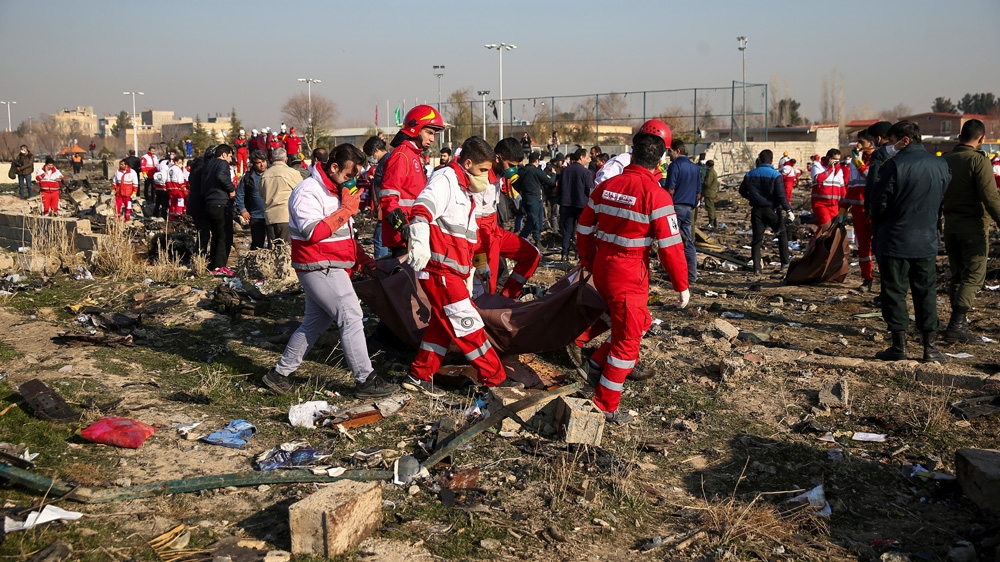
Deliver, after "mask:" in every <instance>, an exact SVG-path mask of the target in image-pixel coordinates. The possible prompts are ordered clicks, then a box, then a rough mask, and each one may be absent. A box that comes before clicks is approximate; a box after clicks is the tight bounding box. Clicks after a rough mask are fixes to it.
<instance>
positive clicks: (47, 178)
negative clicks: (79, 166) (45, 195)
mask: <svg viewBox="0 0 1000 562" xmlns="http://www.w3.org/2000/svg"><path fill="white" fill-rule="evenodd" d="M35 180H37V181H38V185H39V187H41V188H42V191H59V184H60V183H61V182H62V180H63V175H62V172H60V171H59V170H58V169H57V168H52V170H48V169H46V168H42V169H41V170H39V171H38V175H37V176H35Z"/></svg>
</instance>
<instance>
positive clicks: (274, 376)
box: [261, 367, 297, 394]
mask: <svg viewBox="0 0 1000 562" xmlns="http://www.w3.org/2000/svg"><path fill="white" fill-rule="evenodd" d="M291 378H292V377H291V376H286V375H282V374H279V373H278V372H277V371H275V370H274V368H273V367H272V368H271V369H268V370H267V374H266V375H264V378H263V379H261V380H262V381H263V383H264V384H265V385H266V386H267V387H268V388H270V389H271V392H274V393H275V394H288V393H289V392H292V391H294V390H295V388H296V386H297V385H295V384H294V383H292V381H291Z"/></svg>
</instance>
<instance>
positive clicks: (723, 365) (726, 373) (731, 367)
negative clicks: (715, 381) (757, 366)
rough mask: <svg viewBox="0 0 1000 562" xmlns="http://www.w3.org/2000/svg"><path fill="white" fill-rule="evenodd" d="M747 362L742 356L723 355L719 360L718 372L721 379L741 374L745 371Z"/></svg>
mask: <svg viewBox="0 0 1000 562" xmlns="http://www.w3.org/2000/svg"><path fill="white" fill-rule="evenodd" d="M746 367H747V362H746V361H745V360H744V359H743V358H742V357H723V358H722V361H719V374H720V375H722V380H727V379H729V378H731V377H736V376H739V375H742V374H743V373H744V372H746Z"/></svg>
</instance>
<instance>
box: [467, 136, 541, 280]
mask: <svg viewBox="0 0 1000 562" xmlns="http://www.w3.org/2000/svg"><path fill="white" fill-rule="evenodd" d="M495 151H496V159H495V163H494V165H493V170H492V171H491V173H490V187H489V188H488V189H486V190H485V191H483V192H482V193H476V194H474V195H473V196H472V197H473V198H474V199H475V200H476V224H477V225H478V227H479V232H478V233H477V235H476V236H477V239H478V241H479V244H478V246H477V247H476V254H475V256H474V257H473V265H475V266H476V276H477V277H478V279H479V282H480V283H481V285H482V286H483V290H484V291H488V292H489V293H490V294H493V293H496V291H497V277H498V272H499V271H500V258H506V259H511V260H513V261H515V262H516V263H517V265H515V266H514V271H512V272H511V273H510V275H508V276H507V281H506V282H505V283H504V285H503V289H502V290H501V292H500V294H501V295H503V296H505V297H507V298H510V299H516V298H517V297H519V296H521V289H522V288H523V287H524V284H525V283H527V282H528V279H530V278H531V276H532V275H534V273H535V270H536V269H538V262H539V261H541V259H542V254H541V252H539V251H538V248H535V247H534V246H532V245H531V242H528V241H527V240H525V239H524V238H521V237H520V236H518V235H516V234H514V233H513V232H510V231H508V230H505V229H504V228H503V227H502V226H501V225H500V223H499V220H498V217H499V215H498V214H497V203H498V202H499V200H500V193H501V192H503V193H510V190H511V187H512V186H513V184H514V183H515V182H517V169H518V165H519V164H520V163H521V160H522V159H523V158H524V152H523V151H522V149H521V141H519V140H517V139H515V138H513V137H511V138H506V139H501V140H500V142H498V143H497V145H496V147H495Z"/></svg>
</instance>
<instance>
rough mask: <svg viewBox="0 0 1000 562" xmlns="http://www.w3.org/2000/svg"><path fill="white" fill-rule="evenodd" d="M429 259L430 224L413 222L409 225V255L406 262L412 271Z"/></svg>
mask: <svg viewBox="0 0 1000 562" xmlns="http://www.w3.org/2000/svg"><path fill="white" fill-rule="evenodd" d="M429 261H431V225H429V224H427V223H425V222H415V223H413V224H411V225H410V255H409V256H408V257H407V258H406V262H407V263H408V264H410V267H412V268H413V271H420V270H422V269H423V268H425V267H427V262H429Z"/></svg>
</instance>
